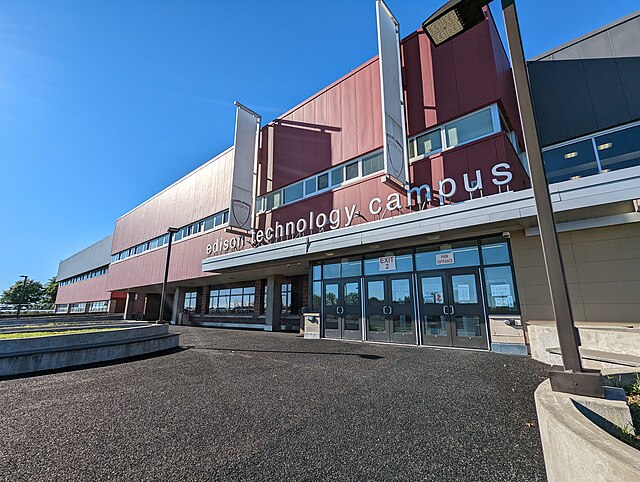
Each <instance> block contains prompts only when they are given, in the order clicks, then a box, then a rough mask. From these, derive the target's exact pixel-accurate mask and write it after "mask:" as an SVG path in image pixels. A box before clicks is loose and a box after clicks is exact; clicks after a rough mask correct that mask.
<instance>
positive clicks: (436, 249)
mask: <svg viewBox="0 0 640 482" xmlns="http://www.w3.org/2000/svg"><path fill="white" fill-rule="evenodd" d="M444 253H447V254H451V255H452V256H453V263H451V262H449V263H448V264H447V265H446V267H448V268H460V267H464V266H479V265H480V255H479V254H478V244H477V242H476V241H463V242H459V243H453V244H450V245H446V244H445V245H441V246H428V247H426V248H418V249H417V250H416V269H417V270H418V271H423V270H432V269H442V267H443V266H442V263H441V264H438V259H439V256H438V255H441V254H444Z"/></svg>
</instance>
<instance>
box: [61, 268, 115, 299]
mask: <svg viewBox="0 0 640 482" xmlns="http://www.w3.org/2000/svg"><path fill="white" fill-rule="evenodd" d="M108 277H109V274H108V273H107V274H105V275H102V276H96V277H95V278H89V279H85V280H82V281H78V282H76V283H71V284H68V285H64V286H59V287H58V294H57V295H56V304H57V305H59V304H67V303H83V302H90V301H105V300H108V299H111V293H110V292H109V291H108V289H107V282H108Z"/></svg>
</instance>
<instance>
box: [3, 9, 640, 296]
mask: <svg viewBox="0 0 640 482" xmlns="http://www.w3.org/2000/svg"><path fill="white" fill-rule="evenodd" d="M442 3H444V0H438V1H427V0H388V1H387V4H388V5H389V7H390V8H391V10H392V11H393V12H394V14H395V15H396V17H397V18H398V20H399V22H400V28H401V34H402V35H403V36H406V35H408V34H409V33H411V32H412V31H414V30H416V29H418V28H419V27H420V24H421V23H422V21H423V20H424V19H425V18H426V17H427V16H428V15H430V14H431V13H432V12H433V11H435V10H436V9H437V8H438V7H439V6H440V5H441V4H442ZM494 4H495V5H494V6H492V9H493V10H494V12H496V13H497V14H498V15H499V2H494ZM634 4H635V2H632V1H628V0H609V1H604V0H602V1H591V0H582V1H578V0H571V1H562V2H558V1H550V0H536V1H520V2H519V16H520V21H521V29H522V35H523V38H524V45H525V53H526V55H527V57H532V56H534V55H537V54H539V53H541V52H543V51H545V50H548V49H550V48H552V47H554V46H556V45H559V44H561V43H564V42H566V41H568V40H571V39H573V38H575V37H577V36H579V35H582V34H584V33H587V32H589V31H590V30H593V29H594V28H597V27H599V26H601V25H604V24H606V23H608V22H611V21H613V20H616V19H618V18H620V17H622V16H624V15H627V14H629V13H631V12H632V11H634V8H637V5H634ZM497 20H498V22H497V23H498V25H499V26H500V28H502V19H501V17H499V18H497ZM376 50H377V43H376V26H375V8H374V1H373V0H357V1H356V0H353V1H348V0H347V1H345V0H342V1H338V0H335V1H334V0H327V1H323V2H319V1H317V2H316V1H294V0H290V1H277V0H274V1H270V2H265V1H236V2H219V1H213V0H209V1H204V0H181V1H179V2H178V1H161V0H154V1H151V0H127V1H122V0H111V1H109V2H104V1H98V0H82V1H71V0H66V1H64V0H59V1H53V0H49V1H38V0H30V1H28V2H24V1H18V0H14V1H8V0H7V1H3V2H1V3H0V166H1V173H0V215H1V216H2V235H1V236H0V253H1V258H0V290H2V289H5V288H7V287H8V286H9V285H10V284H12V283H13V282H14V281H15V280H16V279H17V278H18V276H19V275H21V274H26V275H29V276H30V277H31V278H35V279H38V280H41V281H45V280H46V279H47V278H49V277H50V276H53V275H54V274H55V273H56V271H57V266H58V262H59V261H60V260H61V259H64V258H66V257H68V256H70V255H72V254H74V253H75V252H77V251H78V250H80V249H82V248H84V247H86V246H88V245H89V244H91V243H93V242H95V241H97V240H99V239H101V238H103V237H104V236H107V235H108V234H109V233H111V232H112V231H113V227H114V223H115V220H116V218H117V217H118V216H120V215H122V214H124V213H125V212H127V211H128V210H130V209H131V208H133V207H134V206H136V205H137V204H139V203H140V202H142V201H144V200H145V199H147V198H148V197H150V196H152V195H153V194H155V193H156V192H158V191H160V190H161V189H163V188H164V187H166V186H167V185H169V184H171V183H172V182H174V181H175V180H176V179H178V178H180V177H182V176H183V175H184V174H186V173H187V172H189V171H191V170H192V169H194V168H195V167H197V166H199V165H200V164H202V163H204V162H206V161H207V160H208V159H210V158H211V157H213V156H214V155H216V154H217V153H219V152H220V151H222V150H223V149H225V148H227V147H229V146H230V145H231V144H232V143H233V127H234V107H233V101H234V100H235V99H237V100H239V101H241V102H242V103H244V104H245V105H247V106H249V107H251V108H252V109H254V110H256V111H258V112H260V113H261V114H262V115H263V119H264V120H265V121H268V120H271V119H273V118H274V117H276V116H278V115H279V114H282V113H283V112H285V111H287V110H288V109H290V108H291V107H293V106H294V105H296V104H297V103H299V102H301V101H302V100H304V99H305V98H307V97H308V96H310V95H311V94H313V93H314V92H316V91H318V90H319V89H321V88H323V87H325V86H326V85H328V84H330V83H331V82H333V81H334V80H336V79H337V78H339V77H341V76H342V75H344V74H345V73H347V72H349V71H350V70H352V69H353V68H355V67H357V66H358V65H360V64H361V63H363V62H364V61H366V60H368V59H370V58H371V57H373V56H374V55H376V53H377V52H376Z"/></svg>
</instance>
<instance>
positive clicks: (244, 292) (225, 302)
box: [209, 286, 256, 314]
mask: <svg viewBox="0 0 640 482" xmlns="http://www.w3.org/2000/svg"><path fill="white" fill-rule="evenodd" d="M255 297H256V288H255V286H245V287H240V288H227V289H220V290H219V289H211V291H209V313H210V314H213V313H218V314H227V313H234V314H252V313H253V308H254V306H255Z"/></svg>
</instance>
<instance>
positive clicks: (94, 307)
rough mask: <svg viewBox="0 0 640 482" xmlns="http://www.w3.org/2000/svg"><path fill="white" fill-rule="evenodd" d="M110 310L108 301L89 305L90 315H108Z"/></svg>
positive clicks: (94, 302)
mask: <svg viewBox="0 0 640 482" xmlns="http://www.w3.org/2000/svg"><path fill="white" fill-rule="evenodd" d="M108 309H109V302H108V301H93V302H91V303H90V304H89V313H106V312H107V310H108Z"/></svg>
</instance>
